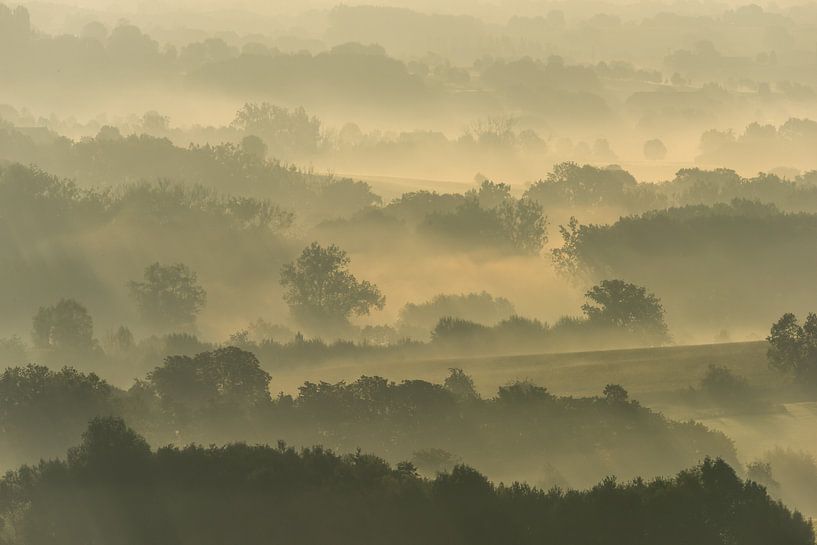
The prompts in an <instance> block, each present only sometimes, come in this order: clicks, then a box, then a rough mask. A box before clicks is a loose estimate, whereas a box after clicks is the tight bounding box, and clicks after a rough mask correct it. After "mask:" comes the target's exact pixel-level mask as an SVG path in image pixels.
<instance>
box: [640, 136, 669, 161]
mask: <svg viewBox="0 0 817 545" xmlns="http://www.w3.org/2000/svg"><path fill="white" fill-rule="evenodd" d="M666 156H667V147H666V146H665V145H664V143H663V142H662V141H661V140H659V139H658V138H655V139H653V140H647V141H646V142H644V157H646V158H647V159H649V160H650V161H660V160H662V159H664V158H665V157H666Z"/></svg>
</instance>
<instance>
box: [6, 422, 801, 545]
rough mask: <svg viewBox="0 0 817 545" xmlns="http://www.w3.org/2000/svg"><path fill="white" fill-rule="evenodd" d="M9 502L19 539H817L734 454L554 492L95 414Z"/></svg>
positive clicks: (12, 481) (28, 470)
mask: <svg viewBox="0 0 817 545" xmlns="http://www.w3.org/2000/svg"><path fill="white" fill-rule="evenodd" d="M0 516H2V518H3V519H4V520H5V521H6V522H5V529H4V530H5V531H4V533H5V534H6V535H7V536H9V537H8V538H4V539H5V541H6V542H7V543H9V545H22V544H27V545H48V544H60V545H80V544H87V543H90V542H102V543H109V544H121V545H126V544H137V543H169V544H176V543H198V544H201V545H209V544H220V543H224V542H225V541H232V540H239V541H240V542H241V543H246V544H248V545H254V544H260V543H269V542H270V541H271V540H272V541H275V542H286V543H293V544H314V543H323V542H328V541H331V542H334V543H340V544H344V545H345V544H352V543H384V542H387V543H396V544H403V543H405V544H409V543H429V544H437V543H440V544H442V543H445V544H463V545H465V544H468V545H480V544H493V543H519V544H521V545H526V544H533V543H560V544H564V545H574V544H575V545H579V544H585V543H607V542H614V543H630V544H633V545H648V544H653V543H662V544H666V545H688V544H689V543H698V544H701V545H719V544H722V543H734V544H736V545H766V544H768V543H777V544H780V545H813V543H814V530H813V529H812V527H811V525H810V523H809V522H807V521H806V520H804V519H803V517H802V516H801V515H800V514H799V513H797V512H791V511H790V510H788V509H787V508H786V507H784V506H783V505H782V504H780V503H777V502H775V501H773V500H772V499H771V498H770V497H769V496H768V494H767V493H766V490H765V489H764V488H763V487H762V486H760V485H758V484H756V483H754V482H751V481H742V480H741V479H740V478H739V477H738V476H737V475H736V473H735V471H734V470H733V469H732V468H731V467H730V466H729V465H728V464H727V463H726V462H724V461H723V460H720V459H710V458H707V459H706V460H704V461H703V462H702V463H701V464H699V465H697V466H695V467H694V468H692V469H689V470H684V471H682V472H681V473H679V474H678V475H677V476H675V477H671V478H660V479H656V480H654V481H649V482H648V481H644V480H641V479H638V480H635V481H632V482H629V483H618V482H617V481H616V480H615V479H614V478H608V479H605V480H604V481H602V482H601V483H599V484H598V485H596V486H595V487H593V488H591V489H589V490H586V491H581V492H579V491H563V490H560V489H553V490H550V491H549V492H547V491H544V490H541V489H538V488H534V487H531V486H529V485H525V484H520V483H514V484H512V485H499V486H497V485H494V484H492V483H491V482H490V481H489V480H488V479H487V478H486V477H485V476H484V475H482V474H481V473H479V472H478V471H476V470H475V469H472V468H471V467H468V466H464V465H458V466H456V467H455V468H454V469H453V470H452V471H451V472H448V473H442V474H440V475H438V476H437V477H436V478H434V479H433V480H426V479H423V478H421V477H420V476H418V474H417V472H416V468H415V467H414V466H413V465H412V464H411V463H409V462H402V463H398V464H397V465H396V467H392V466H390V465H389V464H388V463H386V462H385V461H384V460H382V459H380V458H377V457H375V456H371V455H367V454H363V453H360V452H358V453H357V454H354V455H347V456H338V455H336V454H334V453H332V452H331V451H327V450H324V449H322V448H311V449H304V450H301V451H296V450H295V449H293V448H289V447H287V446H286V445H284V444H283V443H280V444H279V445H278V447H277V448H273V447H269V446H249V445H246V444H233V445H228V446H224V447H215V446H211V447H208V448H205V447H198V446H189V447H185V448H178V447H164V448H161V449H159V450H158V451H155V452H154V451H152V450H151V448H150V446H149V445H148V443H147V442H146V441H145V439H144V438H143V437H141V436H140V435H138V434H137V433H136V432H134V431H133V430H132V429H130V428H128V427H127V426H126V425H125V423H124V422H123V421H122V420H119V419H95V420H93V421H92V422H91V423H90V425H89V427H88V429H87V431H86V432H85V434H84V435H83V439H82V442H81V443H80V444H79V445H78V446H76V447H75V448H72V449H70V450H69V451H68V455H67V457H66V458H64V459H62V460H55V461H49V462H41V463H40V464H38V465H35V466H24V467H22V468H20V469H19V470H17V471H15V472H11V473H8V474H7V475H6V476H5V477H3V479H2V480H0ZM588 521H592V524H589V523H588Z"/></svg>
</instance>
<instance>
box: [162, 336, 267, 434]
mask: <svg viewBox="0 0 817 545" xmlns="http://www.w3.org/2000/svg"><path fill="white" fill-rule="evenodd" d="M147 380H148V384H149V385H150V386H151V387H152V388H153V390H154V392H155V395H156V396H157V398H158V402H159V404H160V405H161V407H162V411H163V413H164V415H165V417H166V418H167V419H168V422H169V423H171V424H172V425H174V426H177V429H181V428H185V427H193V428H197V427H202V426H205V427H206V426H208V425H209V426H212V425H214V424H217V422H218V421H222V420H225V419H226V420H230V419H235V420H236V421H239V420H241V419H246V418H250V417H253V416H256V415H255V414H253V413H254V412H257V411H259V410H260V409H262V408H263V407H265V406H267V405H268V404H269V403H270V401H271V400H270V394H269V389H268V388H269V381H270V375H269V374H268V373H267V372H266V371H264V370H262V369H261V367H260V365H259V363H258V360H257V359H256V357H255V356H254V355H252V354H251V353H250V352H245V351H243V350H240V349H238V348H234V347H228V348H219V349H217V350H214V351H212V352H202V353H200V354H197V355H196V356H194V357H190V356H171V357H168V358H167V359H166V360H165V362H164V364H163V365H161V366H159V367H157V368H155V369H154V370H153V371H151V372H150V374H148V377H147Z"/></svg>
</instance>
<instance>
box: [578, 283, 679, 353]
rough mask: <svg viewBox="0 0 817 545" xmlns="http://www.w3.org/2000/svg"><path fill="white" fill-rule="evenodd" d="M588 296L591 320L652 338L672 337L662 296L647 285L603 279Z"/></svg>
mask: <svg viewBox="0 0 817 545" xmlns="http://www.w3.org/2000/svg"><path fill="white" fill-rule="evenodd" d="M585 297H587V299H588V302H587V303H585V304H584V305H582V311H584V313H585V315H586V316H587V318H588V320H590V322H591V323H596V324H598V325H601V326H606V327H612V328H616V329H620V330H624V331H627V332H630V333H633V334H636V335H639V336H641V337H642V338H644V339H645V340H648V341H651V342H656V343H664V342H667V341H669V331H668V329H667V324H666V322H665V321H664V307H663V306H662V305H661V300H660V299H659V298H658V297H656V296H655V295H654V294H652V293H648V292H647V289H646V288H644V287H642V286H636V285H635V284H630V283H628V282H624V281H623V280H602V281H601V283H600V284H599V285H597V286H593V287H592V288H591V289H590V290H589V291H588V292H587V293H585Z"/></svg>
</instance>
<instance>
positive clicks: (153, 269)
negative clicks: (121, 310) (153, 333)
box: [128, 263, 207, 329]
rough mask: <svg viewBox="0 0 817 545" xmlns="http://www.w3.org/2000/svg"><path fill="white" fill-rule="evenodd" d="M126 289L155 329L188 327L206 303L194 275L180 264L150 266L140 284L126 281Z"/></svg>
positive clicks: (205, 296) (205, 294)
mask: <svg viewBox="0 0 817 545" xmlns="http://www.w3.org/2000/svg"><path fill="white" fill-rule="evenodd" d="M128 287H129V288H130V291H131V295H132V296H133V298H134V299H135V300H136V304H137V305H138V306H139V310H140V311H141V313H142V317H143V318H144V319H145V321H146V322H148V323H150V324H152V325H154V326H155V327H156V328H184V329H189V328H192V327H193V324H194V323H195V321H196V315H197V314H198V313H199V311H200V310H201V309H202V307H204V305H205V303H206V301H207V292H205V291H204V288H202V287H201V286H200V285H199V283H198V278H197V276H196V273H194V272H193V271H191V270H190V269H189V268H188V267H187V266H186V265H184V264H182V263H176V264H174V265H161V264H160V263H153V264H152V265H150V266H148V267H147V268H146V269H145V274H144V281H142V282H136V281H131V282H128Z"/></svg>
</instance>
